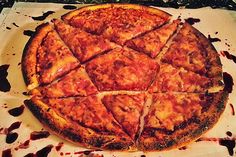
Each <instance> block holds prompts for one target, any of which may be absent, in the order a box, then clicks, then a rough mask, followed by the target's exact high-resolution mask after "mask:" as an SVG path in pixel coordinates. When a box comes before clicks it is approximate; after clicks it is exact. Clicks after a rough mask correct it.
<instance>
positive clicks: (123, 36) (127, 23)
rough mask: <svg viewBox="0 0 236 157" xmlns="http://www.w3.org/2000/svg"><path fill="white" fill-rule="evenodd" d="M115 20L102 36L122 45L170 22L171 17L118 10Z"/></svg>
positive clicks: (134, 10)
mask: <svg viewBox="0 0 236 157" xmlns="http://www.w3.org/2000/svg"><path fill="white" fill-rule="evenodd" d="M113 17H114V18H113V19H112V20H111V21H110V22H109V23H108V25H107V28H106V29H105V30H104V31H103V33H102V35H103V36H104V37H105V38H107V39H109V40H111V41H113V42H115V43H117V44H120V45H124V44H125V42H126V41H128V40H130V39H132V38H134V37H136V36H138V35H140V34H142V33H145V32H147V31H150V30H152V29H154V28H157V27H160V26H161V25H163V24H165V23H167V22H168V21H169V18H170V16H168V15H166V14H164V13H163V16H159V15H155V14H152V13H150V12H147V11H144V10H136V9H122V8H117V10H115V11H114V13H113Z"/></svg>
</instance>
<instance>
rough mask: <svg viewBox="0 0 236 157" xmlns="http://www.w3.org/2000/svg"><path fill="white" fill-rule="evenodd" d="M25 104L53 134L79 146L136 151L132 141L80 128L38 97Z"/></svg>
mask: <svg viewBox="0 0 236 157" xmlns="http://www.w3.org/2000/svg"><path fill="white" fill-rule="evenodd" d="M24 103H25V105H26V106H27V107H28V108H29V109H30V111H31V112H32V113H33V114H34V116H35V117H37V119H38V120H39V121H40V122H41V123H42V124H43V125H44V126H46V127H47V128H49V129H50V130H52V131H53V133H55V134H57V135H59V136H62V137H63V138H64V139H66V140H69V141H71V142H73V143H75V144H77V145H79V146H84V147H87V148H100V149H105V150H128V151H134V150H136V147H135V146H134V143H133V142H132V141H131V140H129V139H126V138H124V137H119V136H116V135H108V134H102V133H98V132H95V131H94V130H91V129H89V128H85V127H83V126H80V125H79V124H77V123H74V122H72V121H71V120H68V119H67V118H65V117H62V116H61V115H60V114H58V113H57V112H56V111H54V110H53V109H52V108H50V107H48V105H47V104H45V103H44V102H42V101H41V100H40V99H38V98H36V97H33V98H31V99H30V100H25V102H24Z"/></svg>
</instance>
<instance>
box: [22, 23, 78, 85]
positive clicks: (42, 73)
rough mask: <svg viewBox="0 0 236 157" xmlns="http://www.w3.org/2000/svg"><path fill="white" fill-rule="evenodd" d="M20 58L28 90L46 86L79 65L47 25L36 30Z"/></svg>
mask: <svg viewBox="0 0 236 157" xmlns="http://www.w3.org/2000/svg"><path fill="white" fill-rule="evenodd" d="M22 58H23V59H22V71H23V75H24V78H25V82H26V84H27V88H28V89H33V88H35V87H37V86H38V85H41V84H48V83H50V82H52V81H53V80H55V79H56V78H58V77H60V76H62V75H64V74H66V73H68V72H69V71H70V70H72V69H74V68H75V67H77V66H79V64H80V63H79V61H78V60H77V59H76V58H75V57H74V55H73V54H72V52H71V51H70V50H69V48H68V47H67V46H66V45H65V44H64V43H63V41H62V40H61V39H60V37H59V35H58V34H57V33H56V31H55V30H53V28H52V26H51V25H49V24H48V23H45V24H42V25H40V26H39V27H37V28H36V33H35V35H34V36H33V37H31V39H30V40H29V41H28V43H27V45H26V47H25V49H24V53H23V57H22Z"/></svg>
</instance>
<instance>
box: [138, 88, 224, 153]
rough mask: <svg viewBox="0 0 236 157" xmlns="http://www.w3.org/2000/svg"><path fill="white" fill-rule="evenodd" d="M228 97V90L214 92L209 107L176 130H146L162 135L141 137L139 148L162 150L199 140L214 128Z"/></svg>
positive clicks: (149, 132)
mask: <svg viewBox="0 0 236 157" xmlns="http://www.w3.org/2000/svg"><path fill="white" fill-rule="evenodd" d="M227 99H228V92H226V91H221V92H219V93H214V94H213V100H212V102H211V104H210V107H209V109H208V110H207V111H206V112H203V114H202V115H201V116H200V117H195V118H193V119H191V121H192V122H189V123H185V124H182V125H180V126H179V129H177V130H175V131H174V132H169V133H166V132H163V131H161V130H154V129H153V130H144V132H143V133H145V131H146V133H148V134H149V135H150V134H156V135H158V136H159V137H161V140H158V139H157V138H156V137H155V136H153V137H152V136H148V135H147V136H145V137H142V136H141V138H140V139H139V141H138V149H140V150H143V151H162V150H169V149H173V148H179V147H182V146H185V145H187V144H189V143H190V142H193V141H195V140H197V139H198V138H199V137H200V136H201V135H202V134H204V133H205V132H207V131H208V130H210V129H211V128H213V126H214V125H215V124H216V123H217V121H218V120H219V118H220V116H221V114H222V113H223V111H224V109H225V106H226V102H227Z"/></svg>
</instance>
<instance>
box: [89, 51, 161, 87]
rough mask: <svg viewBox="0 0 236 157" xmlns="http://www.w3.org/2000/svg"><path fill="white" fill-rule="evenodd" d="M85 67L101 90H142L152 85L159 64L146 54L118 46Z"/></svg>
mask: <svg viewBox="0 0 236 157" xmlns="http://www.w3.org/2000/svg"><path fill="white" fill-rule="evenodd" d="M85 69H86V71H87V72H88V75H89V77H90V78H91V80H92V81H93V83H94V84H95V86H96V87H97V88H98V90H100V91H112V90H135V91H140V90H146V89H147V88H148V87H149V86H150V84H151V82H152V81H153V80H154V78H155V76H156V74H157V72H158V70H159V65H158V64H157V63H156V62H155V61H154V60H152V59H151V58H150V57H148V56H146V55H145V54H142V53H139V52H137V51H134V50H132V49H128V48H116V49H113V50H112V51H110V52H109V53H107V54H104V55H101V56H99V57H97V58H95V59H93V60H91V61H90V62H88V63H87V64H86V66H85Z"/></svg>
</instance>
